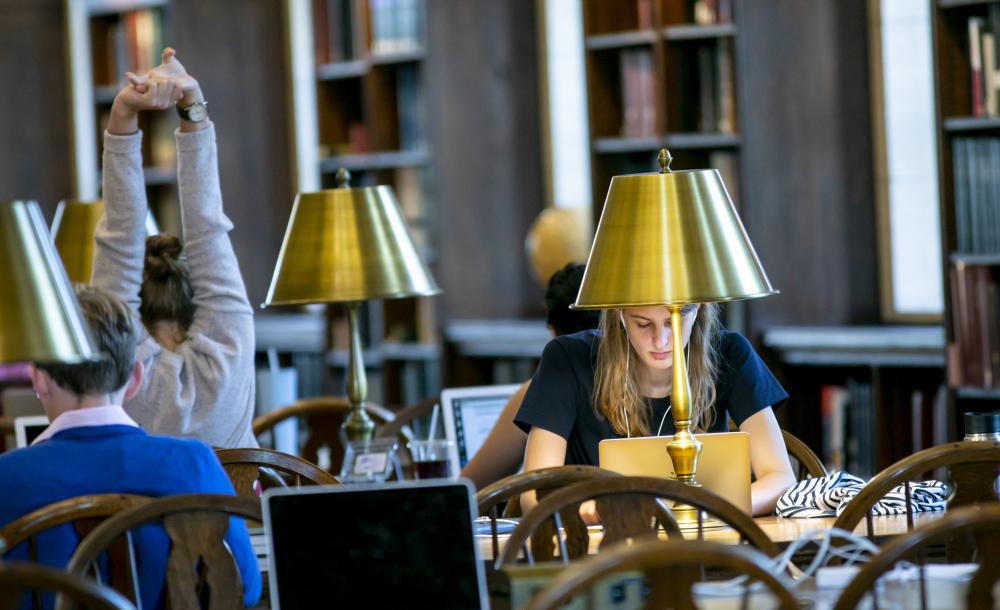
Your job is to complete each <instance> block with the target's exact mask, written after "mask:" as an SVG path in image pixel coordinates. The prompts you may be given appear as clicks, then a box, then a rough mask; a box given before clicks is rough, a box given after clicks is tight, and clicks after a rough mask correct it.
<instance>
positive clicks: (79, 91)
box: [65, 0, 181, 235]
mask: <svg viewBox="0 0 1000 610" xmlns="http://www.w3.org/2000/svg"><path fill="white" fill-rule="evenodd" d="M65 6H66V12H67V19H66V23H67V31H66V34H67V41H68V45H69V47H70V53H69V54H68V55H69V57H70V110H71V115H72V117H73V121H72V137H73V153H74V154H73V167H74V174H75V175H74V183H75V185H74V193H73V195H74V196H76V197H78V198H80V199H97V198H99V197H100V196H101V193H100V163H101V154H102V151H103V141H104V130H105V126H106V124H107V120H108V115H109V113H110V111H111V104H112V102H114V99H115V95H117V93H118V91H119V90H120V89H121V88H122V86H123V84H124V75H125V72H126V71H132V72H137V73H142V72H145V71H148V70H149V69H151V68H153V67H154V66H156V65H157V64H159V62H160V53H161V52H162V50H163V47H164V46H167V45H168V38H169V32H170V29H169V22H170V11H171V3H170V1H169V0H65ZM176 125H177V118H176V117H175V116H174V115H173V113H165V112H164V113H145V114H143V115H142V116H140V125H139V127H140V129H141V130H142V131H143V148H142V154H143V165H144V168H143V173H144V175H145V177H146V195H147V199H148V201H149V206H150V209H151V210H152V212H153V215H154V217H155V218H156V219H157V221H158V222H159V226H160V227H161V229H162V230H164V231H166V232H169V233H173V234H175V235H180V233H181V225H180V207H179V205H178V202H177V184H176V183H177V180H176V153H175V146H174V137H173V130H174V128H175V127H176Z"/></svg>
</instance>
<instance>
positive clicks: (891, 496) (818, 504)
mask: <svg viewBox="0 0 1000 610" xmlns="http://www.w3.org/2000/svg"><path fill="white" fill-rule="evenodd" d="M864 486H865V481H864V479H861V478H859V477H856V476H854V475H852V474H848V473H846V472H843V471H840V472H834V473H833V474H830V475H828V476H825V477H819V478H815V479H805V480H802V481H799V482H798V483H796V484H795V485H794V486H793V487H792V488H791V489H789V490H788V491H786V492H785V493H784V494H782V496H781V497H780V498H778V505H777V512H778V514H779V515H781V516H782V517H795V518H797V519H804V518H809V517H834V516H837V515H840V513H842V512H843V511H844V509H846V508H847V504H848V503H849V502H850V501H851V499H853V498H854V496H856V495H858V493H859V492H860V491H861V489H862V488H863V487H864ZM947 497H948V488H947V486H946V485H945V484H944V483H942V482H940V481H921V482H918V483H910V501H911V502H912V504H913V511H914V512H922V511H929V510H944V508H945V502H946V501H947ZM905 512H906V491H905V487H904V486H903V485H899V486H898V487H894V488H893V489H892V490H891V491H890V492H889V493H887V494H886V495H885V496H883V497H882V499H881V500H879V501H878V502H876V503H875V506H873V507H872V514H873V515H901V514H903V513H905Z"/></svg>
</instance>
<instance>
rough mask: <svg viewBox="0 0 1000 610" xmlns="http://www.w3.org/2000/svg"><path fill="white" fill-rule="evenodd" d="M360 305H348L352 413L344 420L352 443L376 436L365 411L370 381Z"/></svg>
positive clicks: (348, 374) (372, 423) (349, 391)
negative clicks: (363, 344)
mask: <svg viewBox="0 0 1000 610" xmlns="http://www.w3.org/2000/svg"><path fill="white" fill-rule="evenodd" d="M359 305H360V303H358V302H356V301H355V302H352V303H348V304H347V320H348V324H349V326H350V328H351V355H350V357H349V358H348V360H347V398H348V400H349V401H350V402H351V412H350V414H348V416H347V419H345V420H344V424H343V426H341V428H342V430H343V431H344V435H345V436H346V437H347V440H350V441H367V440H371V439H372V437H373V436H375V422H373V421H372V418H371V417H368V412H367V411H365V401H366V400H367V399H368V379H367V376H366V375H365V359H364V354H363V352H362V350H361V327H360V325H359V324H358V306H359Z"/></svg>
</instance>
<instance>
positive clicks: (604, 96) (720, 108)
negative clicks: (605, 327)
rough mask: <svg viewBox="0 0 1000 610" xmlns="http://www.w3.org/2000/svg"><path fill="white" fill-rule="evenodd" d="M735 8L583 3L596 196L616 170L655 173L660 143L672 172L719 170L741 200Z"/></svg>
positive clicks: (643, 0)
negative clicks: (669, 156)
mask: <svg viewBox="0 0 1000 610" xmlns="http://www.w3.org/2000/svg"><path fill="white" fill-rule="evenodd" d="M736 4H737V3H735V2H716V3H706V2H698V1H696V0H670V1H647V0H627V1H626V2H613V1H611V0H585V1H584V4H583V20H584V36H585V40H584V47H585V49H586V73H587V97H588V103H589V108H588V119H589V123H590V138H591V140H590V147H591V168H592V174H593V193H594V197H595V199H601V198H603V196H604V194H605V193H607V191H608V186H609V184H610V181H611V178H612V176H615V175H620V174H632V173H640V172H649V171H653V170H654V169H655V168H656V161H655V159H656V155H657V153H658V151H659V149H660V148H661V147H664V146H665V147H667V148H669V149H670V151H671V153H672V154H673V156H674V163H673V168H674V169H689V168H709V167H717V168H718V169H719V170H720V172H722V174H723V180H724V181H725V183H726V186H727V187H728V189H729V191H730V194H731V196H732V197H733V199H734V201H736V202H738V201H739V199H740V188H739V184H740V179H739V169H738V167H739V150H740V147H741V138H740V135H739V134H740V132H739V120H738V115H739V102H740V100H739V99H738V95H737V87H736V78H737V74H736V63H737V62H736V59H737V58H736V45H734V44H733V41H734V40H735V38H736V37H737V36H738V32H739V21H738V14H735V13H734V11H735V10H736V7H735V5H736ZM713 6H714V7H715V8H714V9H713V8H711V7H713ZM705 11H709V14H706V12H705ZM600 212H601V210H600V207H595V210H594V213H595V218H597V217H599V216H600Z"/></svg>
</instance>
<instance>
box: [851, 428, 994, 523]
mask: <svg viewBox="0 0 1000 610" xmlns="http://www.w3.org/2000/svg"><path fill="white" fill-rule="evenodd" d="M945 467H947V468H949V470H950V474H951V483H952V485H953V486H954V488H955V491H954V493H953V495H952V497H951V500H950V501H949V507H957V506H962V505H966V504H977V503H979V502H989V501H994V502H995V501H996V500H997V492H996V488H995V485H996V480H997V474H998V472H1000V442H987V441H964V442H960V443H947V444H945V445H938V446H936V447H930V448H929V449H924V450H923V451H918V452H917V453H914V454H913V455H911V456H909V457H906V458H903V459H902V460H900V461H898V462H896V463H895V464H893V465H892V466H889V467H888V468H886V469H885V470H883V471H882V472H880V473H878V474H877V475H875V476H874V477H873V478H872V480H871V481H869V482H868V484H867V485H865V487H864V489H862V490H861V492H860V493H859V494H858V495H857V496H855V497H854V498H853V499H852V500H851V501H850V503H849V504H848V505H847V508H846V509H844V512H842V513H841V514H840V516H839V517H837V521H836V522H835V523H834V524H833V527H839V528H841V529H844V530H847V531H849V532H853V531H854V528H856V527H857V526H858V524H859V523H860V522H861V519H862V518H864V519H865V522H866V525H867V530H868V537H869V538H870V539H872V540H874V529H873V526H872V514H871V509H872V507H873V506H874V505H875V503H876V502H878V500H879V499H881V498H882V496H884V495H885V494H887V493H888V492H889V491H891V490H892V489H893V488H894V487H897V486H899V485H904V493H905V499H906V529H907V530H908V531H909V530H912V529H913V505H912V503H911V498H910V481H913V480H914V479H915V478H917V477H919V476H921V475H923V474H926V473H928V472H931V471H932V470H935V469H937V468H945Z"/></svg>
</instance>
